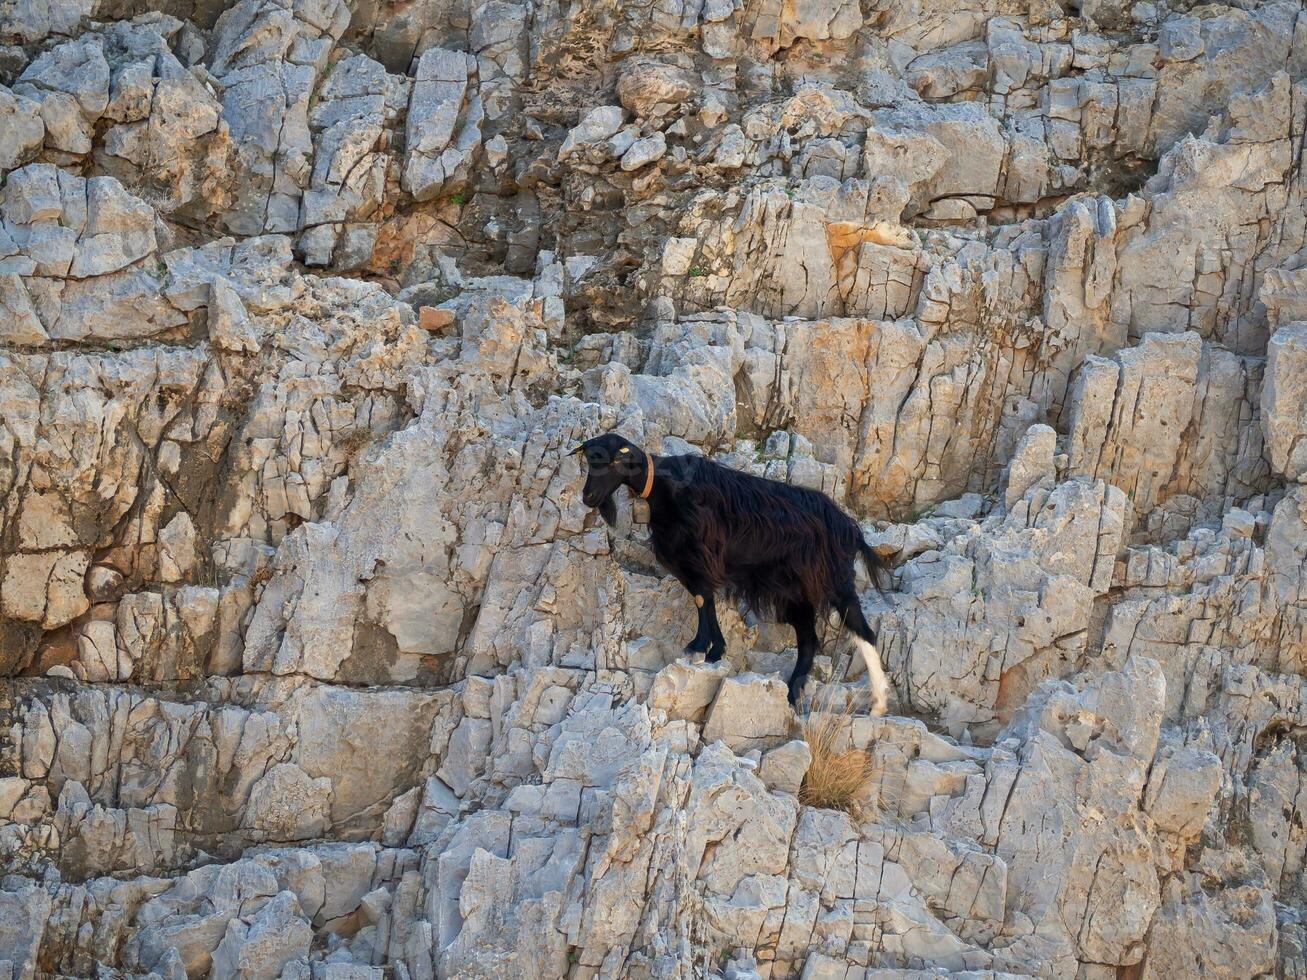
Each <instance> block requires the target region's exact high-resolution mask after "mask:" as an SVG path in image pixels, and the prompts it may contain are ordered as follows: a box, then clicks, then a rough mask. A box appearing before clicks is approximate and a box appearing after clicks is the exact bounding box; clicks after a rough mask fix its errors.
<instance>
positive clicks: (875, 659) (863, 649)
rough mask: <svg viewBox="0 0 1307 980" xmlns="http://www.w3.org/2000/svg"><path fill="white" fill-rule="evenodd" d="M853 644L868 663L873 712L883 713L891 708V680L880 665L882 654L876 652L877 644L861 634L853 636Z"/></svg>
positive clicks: (868, 680)
mask: <svg viewBox="0 0 1307 980" xmlns="http://www.w3.org/2000/svg"><path fill="white" fill-rule="evenodd" d="M853 645H854V646H855V647H856V648H857V650H858V653H860V654H862V659H863V661H864V662H865V663H866V664H867V682H868V683H869V684H870V685H871V713H872V714H873V715H883V714H884V713H885V711H886V710H887V709H888V708H889V681H888V680H886V679H885V671H883V670H882V669H881V667H880V654H879V653H877V652H876V648H875V646H873V645H872V644H870V643H868V642H867V641H866V640H864V639H863V638H862V637H860V636H856V635H855V636H854V637H853Z"/></svg>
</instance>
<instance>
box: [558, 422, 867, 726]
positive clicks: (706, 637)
mask: <svg viewBox="0 0 1307 980" xmlns="http://www.w3.org/2000/svg"><path fill="white" fill-rule="evenodd" d="M576 452H583V453H584V454H585V458H586V462H587V463H588V466H589V472H588V474H587V477H586V483H585V489H584V490H583V492H582V499H583V500H584V501H585V503H586V505H587V506H590V507H597V508H599V510H600V513H601V514H603V516H604V519H605V520H607V521H608V523H609V524H612V523H613V519H614V517H615V515H616V510H615V508H614V506H613V502H612V500H611V497H612V494H613V492H614V491H616V490H617V488H618V487H620V486H626V487H628V488H630V489H631V492H632V493H636V494H638V493H640V492H641V491H642V490H643V489H644V487H645V485H646V482H647V478H648V472H649V466H650V464H651V463H652V465H653V470H654V478H653V482H652V486H651V489H650V493H649V498H648V499H649V526H650V531H651V537H652V544H653V551H654V555H655V557H656V558H657V559H658V561H659V562H660V563H661V564H662V565H663V566H664V567H665V568H666V569H667V570H668V571H670V572H671V573H672V574H673V575H675V576H676V578H677V579H678V580H679V581H680V582H681V584H682V585H684V586H685V587H686V589H688V590H689V592H690V594H691V596H693V597H695V601H696V604H700V603H701V604H700V605H699V629H698V632H697V633H696V634H695V637H694V639H693V640H691V641H690V644H689V646H687V647H686V651H687V652H695V653H706V654H707V659H708V660H709V661H716V660H720V659H721V656H722V654H723V653H725V652H726V641H725V639H724V638H723V637H722V632H721V627H720V626H719V625H718V623H717V612H716V605H715V596H716V594H717V593H719V592H720V593H725V594H726V595H728V596H732V597H739V598H743V599H744V600H745V601H746V602H747V603H748V604H749V606H750V607H751V608H752V609H753V610H754V611H755V612H756V613H758V614H759V615H769V616H771V617H773V618H775V619H778V620H780V621H782V622H786V623H789V624H790V625H791V626H793V627H794V630H795V635H796V638H797V644H798V662H797V663H796V664H795V666H794V673H793V675H792V676H791V677H790V683H789V695H790V702H791V703H793V702H794V701H795V700H796V699H797V697H798V695H799V691H800V689H801V688H802V687H803V681H804V679H805V678H806V677H807V675H808V671H809V669H810V668H811V667H812V660H813V657H814V656H815V655H816V652H817V645H818V644H817V633H816V624H817V622H818V620H819V619H820V618H821V617H823V616H825V615H826V613H827V612H828V611H829V610H831V609H834V610H835V611H836V612H838V613H839V614H840V617H841V620H842V622H843V624H844V626H845V628H846V629H848V630H849V631H850V632H852V633H853V635H854V638H855V644H857V645H858V649H859V651H860V652H861V653H862V655H863V657H864V658H866V659H867V669H868V675H869V680H870V681H871V684H872V694H873V698H874V702H875V703H874V706H873V709H874V710H876V711H877V712H880V711H883V710H884V707H885V696H886V691H887V686H886V683H885V680H884V675H883V673H882V672H881V668H880V662H879V658H878V657H877V655H876V650H875V642H876V635H875V633H874V632H872V630H871V628H870V627H869V626H868V625H867V621H866V619H865V618H864V617H863V614H862V607H861V605H860V604H859V602H858V594H857V591H856V589H855V588H854V571H853V563H854V560H855V559H856V558H857V557H858V556H859V555H861V556H862V560H863V562H864V563H865V564H866V566H867V570H868V572H869V574H870V575H871V578H872V581H873V583H875V584H876V586H877V588H879V576H880V574H881V573H882V571H883V570H884V564H883V563H882V561H881V559H880V557H879V556H878V555H877V554H876V553H875V552H874V551H872V550H871V548H870V547H869V546H868V545H867V543H866V542H865V541H864V540H863V537H862V531H861V529H860V528H859V527H858V525H857V523H856V522H855V521H854V520H853V518H851V517H849V516H848V515H847V514H845V513H844V512H843V511H842V510H840V509H839V507H837V506H836V505H835V503H834V502H833V501H832V500H831V499H830V498H829V497H827V496H826V495H825V494H824V493H819V492H817V491H815V490H808V489H805V488H803V487H793V486H790V485H788V484H785V483H778V482H776V481H775V480H764V479H760V478H758V477H755V476H750V475H749V474H747V473H741V472H739V471H738V470H733V469H730V468H729V467H726V466H722V465H720V464H719V463H714V462H713V461H712V460H710V459H706V458H705V457H703V456H651V455H649V454H646V453H645V452H644V451H643V450H641V449H640V448H639V447H638V446H636V445H634V444H633V443H630V442H628V441H627V440H626V439H623V438H622V437H621V436H618V435H614V434H611V433H610V434H608V435H604V436H599V437H598V438H596V439H591V440H589V441H588V442H586V443H584V444H582V445H581V446H579V447H577V449H576ZM858 641H861V642H860V643H859V642H858Z"/></svg>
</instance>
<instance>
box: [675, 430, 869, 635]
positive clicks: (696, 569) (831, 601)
mask: <svg viewBox="0 0 1307 980" xmlns="http://www.w3.org/2000/svg"><path fill="white" fill-rule="evenodd" d="M660 467H661V468H662V469H663V472H670V473H673V474H675V477H674V479H675V481H676V483H675V487H674V489H673V499H674V503H675V507H674V508H657V509H654V510H653V511H652V512H651V513H650V531H651V533H652V544H653V550H654V555H655V556H656V557H657V558H658V560H659V561H660V562H661V563H662V564H663V565H665V566H666V567H667V568H668V569H670V570H672V571H673V572H674V573H675V572H676V571H677V570H678V569H679V568H684V569H685V570H686V571H687V572H691V573H692V574H693V576H694V577H695V578H697V579H698V580H699V581H700V582H702V584H704V585H705V586H708V587H710V588H712V589H713V591H715V592H725V593H727V594H728V595H730V596H732V597H738V598H742V599H744V601H745V602H747V603H748V604H749V606H750V607H751V608H752V609H753V610H754V611H755V612H756V613H758V614H759V615H760V616H765V615H772V616H774V615H777V614H779V613H781V612H783V610H784V608H785V607H786V606H787V605H790V604H792V603H796V602H807V603H809V604H810V605H812V606H813V608H814V610H815V611H816V612H817V613H819V614H821V613H824V612H826V611H827V610H828V609H830V608H832V607H833V606H834V605H835V598H836V595H837V593H838V592H839V591H840V586H841V585H843V584H844V583H845V580H846V579H847V581H848V582H849V583H850V584H851V583H852V580H853V561H854V559H855V558H856V557H857V555H858V553H859V550H860V548H861V546H862V531H861V530H860V529H859V527H858V525H857V524H856V523H855V522H854V521H853V519H852V518H850V517H849V516H848V515H846V514H845V513H844V512H843V511H841V510H840V509H839V508H838V507H836V506H835V504H834V503H833V502H832V501H831V499H830V498H829V497H827V496H826V495H825V494H823V493H818V492H817V491H815V490H808V489H805V488H803V487H794V486H790V485H789V484H786V483H778V482H776V481H775V480H763V479H760V478H759V477H756V476H751V475H749V474H748V473H741V472H739V471H737V470H732V469H729V468H728V467H725V466H722V465H720V464H718V463H714V462H712V461H711V460H708V459H705V458H704V457H702V456H673V457H669V458H667V459H665V460H663V461H661V463H660Z"/></svg>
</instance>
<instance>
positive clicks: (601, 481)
mask: <svg viewBox="0 0 1307 980" xmlns="http://www.w3.org/2000/svg"><path fill="white" fill-rule="evenodd" d="M577 453H581V454H583V455H584V456H585V462H586V468H587V472H586V477H585V488H584V489H583V490H582V491H581V499H582V500H583V501H584V502H585V505H586V506H587V507H595V508H598V510H599V513H600V515H602V517H603V519H604V520H605V521H606V522H607V523H608V525H609V526H610V527H611V526H612V525H613V524H614V523H616V521H617V505H616V504H614V503H613V493H614V491H616V490H617V488H618V487H620V486H622V485H623V484H626V485H627V486H634V485H637V484H639V483H643V482H644V479H645V474H646V472H647V467H648V465H649V463H648V460H647V459H646V458H645V454H644V450H642V449H641V448H640V447H639V446H637V445H635V443H633V442H629V441H628V440H626V439H623V438H622V437H621V436H619V435H617V434H616V433H612V432H610V433H608V434H607V435H602V436H596V437H595V438H594V439H587V440H586V441H585V442H583V443H581V445H579V446H577V447H576V448H575V449H573V450H572V455H576V454H577Z"/></svg>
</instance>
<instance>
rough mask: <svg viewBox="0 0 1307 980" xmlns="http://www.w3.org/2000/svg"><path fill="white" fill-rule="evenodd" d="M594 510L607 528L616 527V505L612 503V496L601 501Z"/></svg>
mask: <svg viewBox="0 0 1307 980" xmlns="http://www.w3.org/2000/svg"><path fill="white" fill-rule="evenodd" d="M595 509H596V510H598V511H599V516H600V517H602V518H603V519H604V523H605V524H607V525H608V526H609V527H617V505H616V504H615V503H613V496H612V494H609V495H608V496H607V497H605V498H604V499H603V500H601V501H600V502H599V506H598V507H597V508H595Z"/></svg>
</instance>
